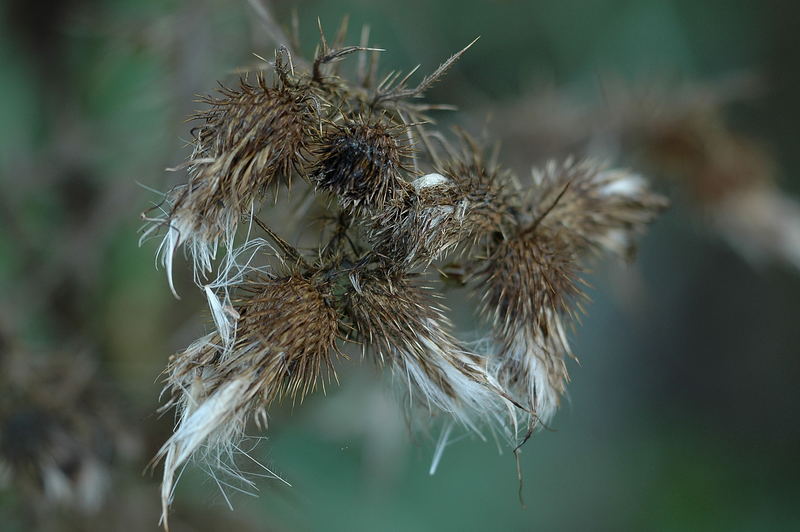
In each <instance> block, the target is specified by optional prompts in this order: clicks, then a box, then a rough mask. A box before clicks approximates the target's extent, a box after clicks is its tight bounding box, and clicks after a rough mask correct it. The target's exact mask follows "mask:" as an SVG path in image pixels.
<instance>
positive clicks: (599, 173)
mask: <svg viewBox="0 0 800 532" xmlns="http://www.w3.org/2000/svg"><path fill="white" fill-rule="evenodd" d="M533 185H534V186H531V187H530V188H529V189H528V190H527V195H528V199H527V200H526V201H525V207H524V214H523V216H524V217H526V218H527V219H529V220H538V221H539V222H540V223H542V224H543V225H545V226H550V227H553V228H558V229H559V230H560V231H562V232H563V236H564V238H565V239H567V240H568V241H569V243H570V245H571V246H573V247H574V249H575V250H576V252H578V253H579V254H584V253H586V252H593V253H597V252H601V251H605V252H611V253H614V254H616V255H618V256H621V257H628V258H629V257H631V255H632V253H633V251H634V249H635V245H634V244H635V237H636V236H637V235H639V234H641V233H642V232H644V230H645V228H646V227H647V225H648V224H649V223H650V222H652V221H653V220H654V219H655V217H656V215H657V214H658V213H659V212H661V211H662V210H663V209H664V208H666V206H667V204H668V202H667V200H666V198H664V197H663V196H661V195H658V194H655V193H653V192H651V191H650V188H649V185H648V183H647V181H646V180H645V179H644V178H643V177H641V176H639V175H636V174H633V173H631V172H628V171H625V170H617V169H607V168H606V167H605V166H604V165H601V164H598V163H596V162H593V161H590V160H586V161H582V162H575V161H573V160H572V159H567V160H566V161H565V162H563V163H556V162H553V161H551V162H549V163H548V164H547V165H546V166H545V168H544V169H543V170H534V171H533ZM537 223H538V222H537Z"/></svg>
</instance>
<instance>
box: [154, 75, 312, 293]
mask: <svg viewBox="0 0 800 532" xmlns="http://www.w3.org/2000/svg"><path fill="white" fill-rule="evenodd" d="M219 92H220V96H219V97H216V98H215V97H207V98H205V99H204V100H203V101H204V102H206V103H208V104H209V105H210V108H209V109H208V110H206V111H203V112H200V113H197V114H195V115H194V116H193V117H192V118H193V119H195V120H199V121H201V122H202V123H201V125H199V126H197V127H196V128H195V129H194V130H193V135H194V152H193V153H192V155H191V157H190V158H189V161H188V162H187V163H186V164H185V166H187V167H188V173H189V180H188V182H187V183H186V184H185V185H181V186H178V187H176V188H175V189H173V191H172V192H171V193H169V194H168V195H167V196H166V204H167V209H166V210H165V216H164V217H156V218H147V219H148V220H149V221H151V222H154V223H155V225H153V226H152V227H151V228H150V229H148V231H147V232H146V233H145V236H147V235H148V234H150V233H152V232H153V231H155V230H157V229H158V228H160V227H162V226H166V234H165V236H164V242H163V243H162V246H161V248H160V253H161V259H162V262H163V263H164V265H165V268H166V269H167V273H168V277H169V280H170V286H171V287H172V268H171V262H172V257H173V254H174V251H175V249H176V248H178V247H179V246H181V245H185V246H186V249H187V251H188V253H189V254H190V255H191V257H192V259H193V263H194V266H195V274H196V277H197V274H198V273H199V274H204V273H206V272H208V271H210V270H211V263H212V261H213V259H214V258H215V256H216V250H217V247H218V245H219V244H220V243H222V244H224V245H226V246H228V247H230V246H231V245H232V243H233V238H234V234H235V232H236V228H237V226H238V224H239V221H240V219H241V218H242V217H243V216H249V215H252V213H253V211H254V209H255V207H256V206H257V204H258V203H259V202H260V201H261V200H262V199H263V198H264V196H265V195H266V194H267V192H268V191H269V190H270V189H271V188H274V187H275V186H277V184H278V183H285V184H288V183H290V181H291V177H292V173H293V172H300V171H301V168H302V166H303V163H304V161H305V160H306V159H307V157H308V138H309V136H310V134H309V131H310V130H311V129H312V128H313V127H314V126H315V125H316V120H317V117H316V114H315V107H314V105H313V99H312V97H311V96H310V95H309V94H308V93H307V92H306V91H303V90H301V89H298V88H296V87H293V86H291V87H290V86H285V85H282V84H280V83H277V84H276V85H275V86H270V85H268V84H267V82H266V80H265V78H264V77H263V76H262V75H259V76H258V77H257V80H256V84H255V85H253V84H249V83H248V82H246V81H245V80H241V81H240V83H239V86H238V87H237V88H235V89H229V88H224V87H223V88H222V89H220V91H219ZM173 292H174V288H173Z"/></svg>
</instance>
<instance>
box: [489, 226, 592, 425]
mask: <svg viewBox="0 0 800 532" xmlns="http://www.w3.org/2000/svg"><path fill="white" fill-rule="evenodd" d="M490 249H491V251H490V254H489V256H488V257H487V259H486V260H485V261H481V262H480V266H479V269H478V270H477V271H476V272H475V280H476V281H477V282H475V284H474V289H475V291H476V292H477V294H476V295H478V296H479V297H480V298H481V312H482V314H483V315H484V316H485V317H486V318H488V320H489V321H490V322H491V324H492V326H493V330H494V334H495V341H496V349H498V353H497V356H496V357H495V358H493V367H492V372H493V374H494V375H496V376H497V379H498V380H499V382H500V383H501V384H502V385H503V386H504V387H506V389H508V390H509V391H510V392H511V393H512V394H513V396H514V397H515V398H516V399H517V400H518V401H520V402H521V403H522V404H523V405H526V406H527V407H528V408H529V410H530V411H531V412H532V416H533V417H532V423H534V424H535V423H536V422H539V421H541V422H543V423H547V422H548V421H549V420H550V419H551V418H552V416H553V414H554V413H555V410H556V408H557V407H558V404H559V400H560V397H561V395H562V394H563V393H564V390H565V388H566V383H567V380H568V378H569V376H568V373H567V367H566V357H567V356H568V355H569V354H570V350H569V342H568V340H567V335H566V328H567V325H568V321H570V319H571V318H573V316H574V312H575V310H573V305H579V299H580V298H581V296H582V292H581V290H580V284H581V280H580V274H581V269H580V266H579V264H578V257H577V256H576V253H575V250H574V249H572V247H571V246H570V243H569V242H568V241H567V240H566V239H565V238H564V236H563V235H562V234H561V233H560V232H558V231H554V230H551V229H549V228H547V227H545V226H543V225H539V224H530V225H529V226H527V227H524V228H522V227H521V228H518V230H517V231H516V232H515V233H514V234H513V235H511V236H509V237H508V238H507V239H506V238H502V237H499V236H498V241H497V242H496V243H495V244H494V245H493V246H491V248H490ZM578 308H579V307H578Z"/></svg>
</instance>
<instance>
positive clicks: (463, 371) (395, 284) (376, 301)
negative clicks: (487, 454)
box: [344, 272, 513, 431]
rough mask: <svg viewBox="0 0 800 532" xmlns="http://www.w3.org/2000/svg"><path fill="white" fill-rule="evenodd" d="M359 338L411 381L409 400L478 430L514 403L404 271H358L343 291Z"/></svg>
mask: <svg viewBox="0 0 800 532" xmlns="http://www.w3.org/2000/svg"><path fill="white" fill-rule="evenodd" d="M344 299H345V303H344V307H345V309H346V313H347V315H348V317H349V319H350V321H351V322H352V329H353V331H354V333H355V337H356V339H357V340H358V341H359V342H361V343H362V345H363V346H364V349H365V351H366V350H370V351H372V352H374V354H375V355H376V356H377V358H378V360H379V361H380V362H381V363H382V364H386V365H388V366H389V367H391V368H392V369H393V371H394V372H396V374H397V375H398V376H400V378H401V380H403V381H407V382H409V386H410V387H411V389H410V390H409V392H410V398H409V401H410V403H413V400H414V398H416V399H417V400H421V401H422V403H423V405H425V406H427V408H428V410H429V411H430V412H431V414H433V415H435V414H436V413H437V412H441V411H443V412H445V413H447V414H450V415H451V416H453V417H454V418H455V419H456V420H457V421H459V422H461V423H462V424H464V425H465V426H466V427H468V428H470V429H473V430H475V431H478V430H479V424H478V421H479V420H484V421H485V420H489V421H501V422H502V417H503V409H504V408H505V409H508V408H511V409H512V410H513V408H512V407H511V405H510V403H509V402H508V400H507V398H506V396H505V394H504V393H503V392H502V390H501V389H500V387H499V386H498V385H497V383H496V381H495V380H494V379H493V378H492V377H491V376H490V375H489V373H488V372H487V367H486V359H484V358H482V357H479V356H478V355H476V354H473V353H471V352H469V351H467V350H466V349H465V348H464V347H463V346H462V345H460V344H459V343H458V341H457V340H456V339H455V338H454V337H453V336H452V335H451V333H450V331H451V330H452V324H451V323H450V321H449V320H448V319H447V317H446V316H445V314H444V309H443V308H442V307H441V306H439V305H437V304H436V303H435V302H434V301H433V299H432V297H431V296H429V295H428V294H426V289H424V288H423V287H421V286H419V285H417V284H415V283H413V282H412V281H411V280H410V279H409V278H407V277H406V276H403V275H391V274H389V275H388V276H387V274H386V273H385V272H373V273H369V274H365V275H362V276H358V277H357V279H356V280H355V282H354V284H353V287H352V288H351V289H350V290H348V291H347V292H346V293H345V295H344Z"/></svg>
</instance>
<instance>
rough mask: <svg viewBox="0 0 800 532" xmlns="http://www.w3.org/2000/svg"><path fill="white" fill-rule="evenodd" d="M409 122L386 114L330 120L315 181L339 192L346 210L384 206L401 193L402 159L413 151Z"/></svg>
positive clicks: (319, 149) (317, 153) (404, 185)
mask: <svg viewBox="0 0 800 532" xmlns="http://www.w3.org/2000/svg"><path fill="white" fill-rule="evenodd" d="M407 138H408V137H407V130H406V127H405V126H402V125H397V124H391V123H390V122H389V120H388V118H387V117H386V116H383V117H381V118H380V119H369V118H366V117H364V116H361V115H359V116H357V117H355V118H354V119H347V120H346V121H345V122H344V123H342V124H335V123H332V124H330V125H329V127H328V131H327V132H326V133H325V134H324V135H323V136H322V137H321V139H320V141H319V143H318V147H317V148H316V150H315V156H316V157H317V161H316V163H315V165H314V168H313V169H312V171H311V179H312V181H314V183H315V184H316V185H317V187H318V188H319V189H322V190H326V191H328V192H331V193H332V194H335V195H336V196H337V197H338V199H339V202H340V204H341V205H342V207H343V208H345V209H346V210H348V211H358V210H359V209H360V208H362V207H363V208H368V209H381V208H383V206H384V205H385V204H387V203H392V202H395V201H397V200H398V199H399V198H400V197H402V196H403V195H404V194H405V193H406V191H407V189H408V184H407V183H406V182H405V181H404V180H403V179H402V177H401V172H402V171H404V167H403V165H404V162H405V160H406V159H408V158H409V157H410V156H411V154H412V148H411V147H410V146H408V140H407Z"/></svg>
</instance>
